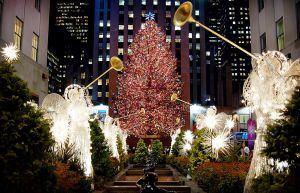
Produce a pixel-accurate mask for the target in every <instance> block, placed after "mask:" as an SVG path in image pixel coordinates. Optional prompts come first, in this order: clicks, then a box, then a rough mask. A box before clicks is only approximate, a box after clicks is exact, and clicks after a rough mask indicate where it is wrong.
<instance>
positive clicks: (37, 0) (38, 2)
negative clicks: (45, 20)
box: [34, 0, 41, 11]
mask: <svg viewBox="0 0 300 193" xmlns="http://www.w3.org/2000/svg"><path fill="white" fill-rule="evenodd" d="M34 7H35V8H36V9H37V10H38V11H40V9H41V0H35V3H34Z"/></svg>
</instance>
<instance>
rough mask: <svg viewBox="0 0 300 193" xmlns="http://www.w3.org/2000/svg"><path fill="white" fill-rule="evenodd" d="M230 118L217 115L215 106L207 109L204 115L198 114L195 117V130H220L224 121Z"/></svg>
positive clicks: (220, 114)
mask: <svg viewBox="0 0 300 193" xmlns="http://www.w3.org/2000/svg"><path fill="white" fill-rule="evenodd" d="M228 119H230V116H229V115H227V114H225V113H218V114H217V108H216V107H215V106H212V107H209V108H208V109H207V111H206V114H200V115H198V116H197V117H196V127H197V129H203V128H208V129H209V130H220V129H223V128H224V126H225V121H226V120H228Z"/></svg>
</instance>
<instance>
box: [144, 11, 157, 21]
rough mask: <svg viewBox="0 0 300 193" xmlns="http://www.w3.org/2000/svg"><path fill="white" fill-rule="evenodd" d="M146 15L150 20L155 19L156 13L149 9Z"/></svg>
mask: <svg viewBox="0 0 300 193" xmlns="http://www.w3.org/2000/svg"><path fill="white" fill-rule="evenodd" d="M145 16H146V20H147V21H149V20H154V16H155V14H154V13H152V12H151V11H149V12H148V13H146V14H145Z"/></svg>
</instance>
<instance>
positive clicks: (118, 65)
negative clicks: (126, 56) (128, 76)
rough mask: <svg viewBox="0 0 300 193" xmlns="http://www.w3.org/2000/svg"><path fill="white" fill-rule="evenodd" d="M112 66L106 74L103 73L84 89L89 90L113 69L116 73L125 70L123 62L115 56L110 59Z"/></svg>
mask: <svg viewBox="0 0 300 193" xmlns="http://www.w3.org/2000/svg"><path fill="white" fill-rule="evenodd" d="M109 63H110V65H111V67H110V68H109V69H107V70H106V71H105V72H103V73H102V74H101V75H100V76H98V77H97V78H96V79H94V80H93V81H92V82H91V83H89V84H88V85H87V86H86V87H85V88H84V89H87V88H89V87H90V86H91V85H92V84H94V83H95V82H96V81H97V80H98V79H99V78H101V77H102V76H104V75H105V74H106V73H107V72H109V71H110V70H111V69H114V70H116V71H122V70H123V68H124V65H123V62H122V60H121V59H120V58H118V57H117V56H113V57H112V58H111V59H110V62H109Z"/></svg>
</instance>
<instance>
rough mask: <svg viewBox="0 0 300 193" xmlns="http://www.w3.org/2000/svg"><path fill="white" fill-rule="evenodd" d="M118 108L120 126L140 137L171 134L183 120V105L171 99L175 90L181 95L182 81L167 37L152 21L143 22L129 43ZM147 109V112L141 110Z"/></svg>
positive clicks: (117, 102)
mask: <svg viewBox="0 0 300 193" xmlns="http://www.w3.org/2000/svg"><path fill="white" fill-rule="evenodd" d="M118 82H119V91H118V96H117V97H116V107H117V111H118V114H119V116H120V117H124V118H122V119H120V123H121V128H124V129H126V130H127V131H128V133H129V134H131V135H135V136H137V137H140V136H142V135H151V134H160V135H163V134H168V135H169V134H170V132H172V131H175V130H176V129H178V128H179V127H182V126H183V124H184V122H183V116H182V115H183V111H184V108H183V105H182V104H179V103H176V102H175V103H174V102H171V100H170V97H171V95H172V93H177V94H178V96H179V97H180V95H181V82H180V78H179V76H178V74H177V72H176V58H175V57H174V56H173V54H172V52H171V50H170V46H169V44H168V43H167V42H166V36H165V34H164V33H163V32H162V30H161V29H160V28H159V27H158V26H157V24H156V23H155V22H154V21H152V20H150V21H146V23H144V24H143V26H142V29H140V31H139V32H138V33H137V34H136V36H135V38H134V40H133V43H132V44H131V45H130V46H129V50H128V61H127V63H126V67H125V70H124V73H123V75H122V76H120V77H119V80H118ZM141 109H144V110H145V112H144V113H139V112H141Z"/></svg>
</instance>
